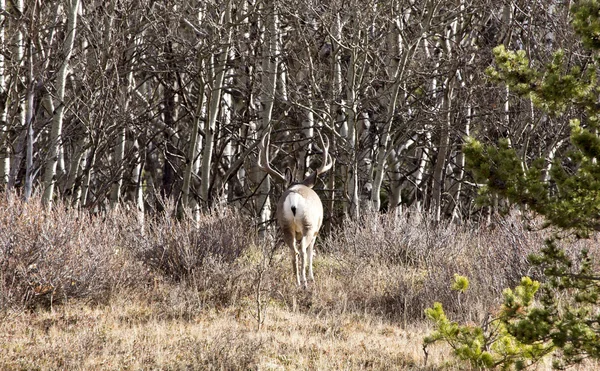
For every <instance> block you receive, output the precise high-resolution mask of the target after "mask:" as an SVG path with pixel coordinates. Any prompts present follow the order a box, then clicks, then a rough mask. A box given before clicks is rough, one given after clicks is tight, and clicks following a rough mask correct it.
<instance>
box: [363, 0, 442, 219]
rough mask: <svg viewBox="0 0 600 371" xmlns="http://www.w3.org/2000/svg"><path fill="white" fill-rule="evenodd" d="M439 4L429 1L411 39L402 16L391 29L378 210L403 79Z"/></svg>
mask: <svg viewBox="0 0 600 371" xmlns="http://www.w3.org/2000/svg"><path fill="white" fill-rule="evenodd" d="M438 5H439V4H438V3H437V2H434V1H431V2H428V3H427V5H426V6H427V8H428V9H427V15H426V17H425V19H423V23H422V24H421V28H420V30H419V32H418V34H417V35H416V37H415V38H414V40H412V41H409V40H406V39H404V37H403V35H402V36H401V34H400V32H401V27H402V24H403V23H404V22H403V20H402V19H400V15H398V16H397V17H398V18H396V19H394V22H393V23H392V24H393V25H394V26H395V28H394V29H393V30H390V32H389V34H388V37H387V45H388V53H389V54H390V55H391V58H390V60H389V62H388V64H387V70H388V78H389V80H390V85H391V86H390V88H389V90H388V91H389V93H388V94H387V97H386V98H387V99H386V101H387V113H386V117H385V123H384V125H383V127H382V130H381V135H380V136H379V141H378V143H377V157H376V160H375V163H374V164H373V165H374V168H373V187H372V191H371V209H372V210H375V211H378V210H379V209H380V208H381V185H382V183H383V178H384V176H385V171H386V158H387V156H388V154H389V152H390V149H389V146H390V145H389V144H390V133H391V126H392V122H393V119H394V115H395V113H396V107H397V106H398V95H399V92H400V87H401V82H402V80H403V78H404V74H405V73H406V70H407V65H408V63H409V61H411V60H412V58H413V56H414V55H415V53H416V51H417V47H418V45H419V44H420V43H421V40H422V39H423V37H424V36H425V35H426V34H427V32H428V30H429V28H430V25H431V21H432V19H433V16H434V15H435V13H436V7H437V6H438ZM402 16H404V17H410V14H403V15H402Z"/></svg>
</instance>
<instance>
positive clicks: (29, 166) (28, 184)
mask: <svg viewBox="0 0 600 371" xmlns="http://www.w3.org/2000/svg"><path fill="white" fill-rule="evenodd" d="M32 52H33V48H32V46H31V44H30V45H29V53H28V64H29V66H28V68H27V69H28V80H29V84H28V88H27V112H26V113H25V123H26V128H27V129H26V130H27V134H26V137H27V140H26V142H27V154H26V161H25V189H24V194H23V196H24V198H25V201H28V200H29V198H30V197H31V194H32V193H33V176H34V174H33V141H34V140H35V139H34V137H33V104H34V102H33V100H34V89H35V81H34V77H33V53H32Z"/></svg>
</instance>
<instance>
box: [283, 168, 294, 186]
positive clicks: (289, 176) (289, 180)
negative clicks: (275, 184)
mask: <svg viewBox="0 0 600 371" xmlns="http://www.w3.org/2000/svg"><path fill="white" fill-rule="evenodd" d="M293 180H294V176H293V175H292V169H290V168H289V167H286V168H285V185H286V186H287V187H289V186H290V185H291V184H292V181H293Z"/></svg>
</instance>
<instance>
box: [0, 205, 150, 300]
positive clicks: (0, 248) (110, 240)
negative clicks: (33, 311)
mask: <svg viewBox="0 0 600 371" xmlns="http://www.w3.org/2000/svg"><path fill="white" fill-rule="evenodd" d="M128 223H132V221H131V218H127V217H126V216H125V215H124V214H123V213H119V212H112V213H109V214H107V215H105V217H104V218H99V217H95V216H92V215H90V214H89V213H87V212H83V211H77V210H72V209H67V208H65V207H64V206H63V205H61V204H58V205H55V206H54V207H53V208H52V209H51V210H48V209H46V208H44V207H43V206H42V204H41V202H40V199H39V198H34V199H31V200H30V201H29V202H23V201H22V200H21V199H20V198H18V197H17V196H15V195H6V196H4V197H2V198H1V199H0V285H1V286H0V308H2V307H6V306H14V305H25V306H35V305H51V304H52V303H59V302H62V301H64V299H66V298H88V299H90V300H94V301H96V300H105V299H106V297H107V296H108V295H110V293H111V292H112V291H114V290H118V289H125V288H127V287H133V286H137V285H139V284H143V282H144V280H145V277H146V276H147V275H146V274H145V270H144V268H143V267H142V265H141V264H139V263H137V262H135V260H134V259H132V258H131V254H130V253H129V252H128V251H125V250H123V249H121V248H120V245H119V234H118V233H115V230H116V226H118V225H126V224H128Z"/></svg>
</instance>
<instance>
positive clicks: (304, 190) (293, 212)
mask: <svg viewBox="0 0 600 371" xmlns="http://www.w3.org/2000/svg"><path fill="white" fill-rule="evenodd" d="M317 134H318V136H319V141H320V144H321V149H322V152H323V162H322V164H321V166H320V167H319V168H318V169H317V170H316V171H315V172H313V173H312V174H311V175H309V176H308V177H307V178H306V179H304V180H303V181H302V182H301V183H297V184H293V185H291V186H290V187H289V188H287V190H286V191H285V192H283V194H282V195H281V197H280V198H279V202H278V203H277V222H278V223H279V228H280V229H281V232H282V233H283V240H284V242H285V243H286V244H287V245H288V246H289V248H290V250H291V253H292V265H293V271H294V273H295V274H296V283H297V284H298V286H301V285H302V287H304V288H306V267H307V265H308V278H309V280H311V281H314V279H315V278H314V275H313V267H312V261H313V249H314V246H315V240H316V239H317V234H318V233H319V229H320V228H321V224H322V223H323V203H321V199H320V198H319V196H318V195H317V193H316V192H315V191H314V190H313V189H312V188H313V187H314V185H315V183H316V182H317V177H318V176H319V175H320V174H323V173H324V172H326V171H327V170H329V169H330V168H331V167H332V166H333V161H332V159H331V156H329V139H327V137H325V139H326V141H323V137H322V136H321V134H320V133H319V132H317ZM270 135H271V130H270V129H269V131H267V133H266V134H265V135H264V136H263V138H262V140H261V141H260V145H259V155H258V157H259V159H258V166H259V167H260V168H261V169H262V170H264V171H265V172H266V173H267V174H269V175H271V176H272V177H273V178H274V180H276V181H278V182H281V183H283V184H284V185H285V186H286V187H287V186H289V185H290V184H291V180H292V179H291V178H292V177H291V170H290V169H289V168H288V169H286V172H285V173H286V176H284V175H282V174H281V173H280V172H279V171H277V170H275V169H273V168H272V167H271V164H270V163H269V162H270V161H269V143H270V138H269V137H270ZM297 243H300V249H298V247H297V246H296V245H297ZM298 255H300V257H301V264H302V266H301V269H300V270H299V269H298V268H299V267H298ZM307 260H308V262H307ZM307 263H308V264H307Z"/></svg>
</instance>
